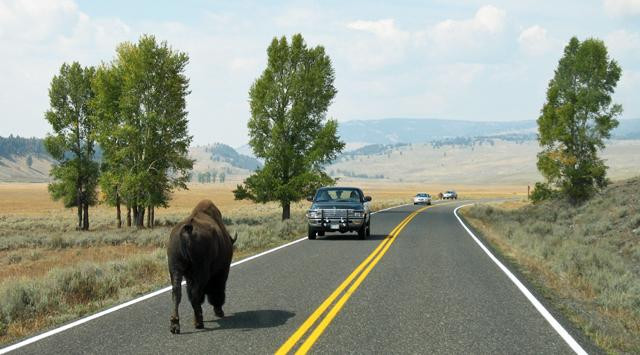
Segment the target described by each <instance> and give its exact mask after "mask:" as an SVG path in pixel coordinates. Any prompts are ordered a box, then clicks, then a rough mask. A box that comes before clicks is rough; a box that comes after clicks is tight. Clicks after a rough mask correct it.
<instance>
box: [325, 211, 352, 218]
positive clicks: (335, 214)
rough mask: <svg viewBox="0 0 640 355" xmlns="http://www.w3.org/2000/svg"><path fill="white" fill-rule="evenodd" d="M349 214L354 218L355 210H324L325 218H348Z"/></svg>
mask: <svg viewBox="0 0 640 355" xmlns="http://www.w3.org/2000/svg"><path fill="white" fill-rule="evenodd" d="M347 214H349V215H350V216H353V210H338V209H335V210H334V209H327V210H322V216H323V217H324V218H347Z"/></svg>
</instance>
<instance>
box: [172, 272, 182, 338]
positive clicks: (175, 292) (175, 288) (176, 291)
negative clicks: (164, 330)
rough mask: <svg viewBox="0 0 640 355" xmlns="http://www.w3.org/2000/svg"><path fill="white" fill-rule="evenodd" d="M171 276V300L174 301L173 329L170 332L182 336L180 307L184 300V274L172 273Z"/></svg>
mask: <svg viewBox="0 0 640 355" xmlns="http://www.w3.org/2000/svg"><path fill="white" fill-rule="evenodd" d="M169 274H170V276H171V298H172V299H173V314H172V315H171V327H170V328H169V330H170V331H171V333H173V334H180V316H179V315H178V306H179V305H180V301H181V300H182V273H181V272H179V271H170V272H169Z"/></svg>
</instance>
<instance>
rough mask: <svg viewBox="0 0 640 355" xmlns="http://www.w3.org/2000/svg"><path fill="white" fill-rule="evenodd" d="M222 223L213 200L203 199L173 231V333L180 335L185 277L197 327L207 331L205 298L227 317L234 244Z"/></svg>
mask: <svg viewBox="0 0 640 355" xmlns="http://www.w3.org/2000/svg"><path fill="white" fill-rule="evenodd" d="M236 239H237V235H236V237H235V238H231V236H230V235H229V232H227V229H226V228H225V226H224V224H223V223H222V214H221V213H220V210H219V209H218V208H217V207H216V205H214V204H213V202H211V201H210V200H203V201H201V202H200V203H198V205H197V206H196V207H195V208H194V209H193V212H191V215H190V216H189V217H187V218H186V219H184V220H183V221H182V222H180V223H178V224H177V225H176V226H175V227H174V228H173V230H172V231H171V237H170V239H169V244H168V246H167V257H168V261H169V276H170V277H171V286H172V298H173V314H172V315H171V326H170V328H169V330H170V331H171V333H174V334H179V333H180V317H179V315H178V306H179V305H180V300H181V299H182V278H183V277H184V278H185V279H186V280H187V295H188V296H189V301H190V302H191V306H192V307H193V313H194V321H193V323H194V325H195V327H196V328H197V329H202V328H204V324H203V320H202V303H203V302H204V297H205V295H206V296H207V299H208V301H209V303H210V304H211V305H213V311H214V313H215V314H216V316H218V317H224V312H223V311H222V305H223V304H224V301H225V286H226V283H227V277H228V276H229V268H230V265H231V257H232V256H233V244H234V242H235V241H236Z"/></svg>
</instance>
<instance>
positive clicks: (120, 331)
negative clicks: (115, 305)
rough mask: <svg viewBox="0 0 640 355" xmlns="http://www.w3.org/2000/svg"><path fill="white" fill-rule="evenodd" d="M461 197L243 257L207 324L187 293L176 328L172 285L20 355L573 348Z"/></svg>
mask: <svg viewBox="0 0 640 355" xmlns="http://www.w3.org/2000/svg"><path fill="white" fill-rule="evenodd" d="M461 204H462V203H461V202H452V203H443V204H438V205H435V206H433V207H431V208H426V209H424V208H422V207H417V206H402V207H399V208H395V209H391V210H388V211H384V212H380V213H378V214H376V215H374V216H372V235H371V237H369V238H368V239H367V240H364V241H362V240H358V239H357V238H356V235H355V234H354V235H346V236H338V235H327V236H326V237H324V238H318V239H317V240H313V241H311V240H303V241H301V242H299V243H295V244H293V245H290V246H288V247H286V248H283V249H280V250H278V251H276V252H273V253H270V254H267V255H264V256H261V257H259V258H256V259H253V260H250V261H248V262H245V263H242V264H239V265H236V266H234V267H233V268H232V269H231V274H230V279H229V283H228V287H227V304H226V305H225V307H224V309H225V312H226V314H227V317H226V318H223V319H217V318H215V316H214V315H213V310H212V308H211V307H210V306H208V305H206V307H204V309H205V329H204V330H196V329H194V328H193V324H192V320H193V313H192V311H191V307H190V306H189V303H188V300H186V297H184V298H183V302H182V304H181V308H180V312H181V322H182V334H180V335H172V334H170V333H169V315H170V309H171V294H170V292H166V293H162V294H160V295H158V296H156V297H152V298H150V299H147V300H144V301H142V302H139V303H136V304H134V305H132V306H129V307H127V308H124V309H121V310H118V311H115V312H113V313H110V314H107V315H105V316H103V317H100V318H97V319H94V320H91V321H89V322H87V323H84V324H82V325H79V326H77V327H74V328H71V329H68V330H66V331H64V332H61V333H59V334H56V335H53V336H51V337H47V338H45V339H42V340H40V341H37V342H35V343H32V344H29V345H27V346H25V347H22V348H19V349H18V350H17V351H16V353H28V354H42V353H65V354H86V353H91V354H114V353H136V354H141V353H215V354H233V353H242V354H246V353H274V352H276V351H277V350H278V349H280V350H281V351H283V350H284V351H283V352H286V351H290V352H295V351H296V350H301V349H302V350H304V349H309V350H310V352H312V353H346V352H350V353H443V354H456V353H457V354H468V353H487V354H489V353H490V354H496V353H509V354H514V353H517V354H526V353H531V354H564V353H567V354H569V353H573V352H574V351H572V349H571V348H570V347H569V346H568V345H567V342H565V340H563V339H562V338H561V337H560V335H559V334H558V332H557V331H556V330H554V328H552V327H551V326H550V324H549V322H547V320H545V319H544V318H543V317H542V315H541V313H540V312H539V311H538V310H536V309H535V308H534V306H533V305H532V303H531V302H530V301H529V300H527V298H526V297H525V296H524V295H523V293H522V292H521V291H520V290H519V289H518V288H517V287H516V286H515V284H514V283H513V282H512V281H511V280H509V278H508V277H507V276H506V275H505V273H504V272H502V271H501V270H500V269H499V268H498V266H497V265H496V264H495V263H494V262H493V261H492V260H491V259H490V258H489V257H488V256H487V254H486V253H485V252H484V251H483V250H482V249H481V248H480V247H479V246H478V244H477V243H476V242H475V241H473V239H472V238H471V237H470V236H469V234H468V233H467V232H466V231H465V229H464V228H463V227H462V226H461V225H460V223H459V222H458V220H457V219H456V217H455V216H454V213H453V210H454V208H455V207H456V206H459V205H461ZM418 211H419V213H416V212H418ZM403 221H404V222H405V223H402V222H403ZM398 225H400V227H402V228H396V227H397V226H398ZM390 234H391V236H390V237H389V235H390ZM376 252H377V253H376ZM367 261H368V262H369V263H367ZM359 266H360V268H359ZM354 270H356V271H358V270H359V271H360V273H357V272H356V273H355V276H353V273H354ZM350 275H351V276H352V278H351V279H350V281H351V282H346V283H345V280H346V279H348V278H349V276H350ZM344 284H346V286H345V285H344ZM341 285H343V286H345V287H344V288H343V289H342V290H340V289H339V288H340V286H341ZM336 289H339V290H338V291H340V292H334V291H335V290H336ZM332 294H334V295H335V298H334V299H331V300H330V301H331V302H330V301H327V299H328V298H330V297H331V295H332ZM323 302H324V303H325V304H326V305H328V307H327V309H326V310H324V309H320V310H318V308H319V307H320V306H321V305H322V304H323ZM339 303H340V305H339V306H337V305H338V304H339ZM314 314H316V315H317V317H315V316H314ZM310 316H311V319H310ZM314 317H315V318H314ZM305 324H310V325H311V326H310V327H309V329H308V330H307V331H304V330H305V329H301V327H302V328H304V325H305ZM295 334H302V335H301V336H300V337H296V335H295ZM286 344H289V345H291V347H287V345H286ZM305 347H306V348H305Z"/></svg>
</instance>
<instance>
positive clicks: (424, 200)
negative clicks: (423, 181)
mask: <svg viewBox="0 0 640 355" xmlns="http://www.w3.org/2000/svg"><path fill="white" fill-rule="evenodd" d="M413 204H414V205H430V204H431V195H429V194H428V193H426V192H420V193H418V194H417V195H416V196H415V197H414V198H413Z"/></svg>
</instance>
